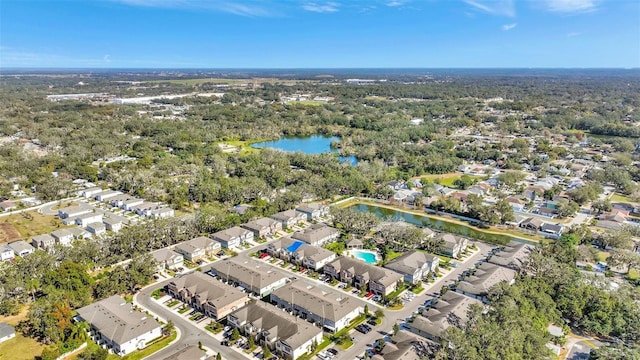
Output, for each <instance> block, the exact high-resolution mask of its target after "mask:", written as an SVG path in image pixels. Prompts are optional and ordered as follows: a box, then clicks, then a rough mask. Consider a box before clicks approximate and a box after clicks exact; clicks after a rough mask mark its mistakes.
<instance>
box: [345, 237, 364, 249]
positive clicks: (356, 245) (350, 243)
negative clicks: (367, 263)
mask: <svg viewBox="0 0 640 360" xmlns="http://www.w3.org/2000/svg"><path fill="white" fill-rule="evenodd" d="M346 245H347V249H362V248H363V247H364V244H363V243H362V240H360V239H358V238H355V237H352V238H351V239H349V240H347V241H346Z"/></svg>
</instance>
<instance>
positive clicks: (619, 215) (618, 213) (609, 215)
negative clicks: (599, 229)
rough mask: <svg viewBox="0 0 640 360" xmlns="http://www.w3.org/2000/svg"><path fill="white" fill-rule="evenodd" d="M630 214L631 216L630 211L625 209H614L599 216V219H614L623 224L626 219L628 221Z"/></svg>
mask: <svg viewBox="0 0 640 360" xmlns="http://www.w3.org/2000/svg"><path fill="white" fill-rule="evenodd" d="M628 216H629V213H628V212H626V211H624V210H612V211H609V212H606V213H603V214H601V215H600V216H598V220H601V221H613V222H617V223H619V224H622V223H624V222H625V221H627V217H628Z"/></svg>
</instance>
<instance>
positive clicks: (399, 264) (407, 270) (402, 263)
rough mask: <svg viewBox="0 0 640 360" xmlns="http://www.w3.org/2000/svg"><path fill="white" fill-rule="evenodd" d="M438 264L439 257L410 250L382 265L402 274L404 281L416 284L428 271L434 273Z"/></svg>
mask: <svg viewBox="0 0 640 360" xmlns="http://www.w3.org/2000/svg"><path fill="white" fill-rule="evenodd" d="M439 264H440V258H439V257H437V256H435V255H430V254H427V253H424V252H422V251H416V250H412V251H409V252H406V253H404V254H403V255H401V256H400V257H397V258H395V259H393V260H391V261H389V262H388V263H387V264H386V265H385V266H384V267H385V268H387V269H391V270H393V271H395V272H397V273H399V274H402V275H403V276H404V282H406V283H410V284H418V283H419V282H420V281H422V280H423V279H425V278H426V277H427V275H429V274H430V273H435V272H436V270H437V269H438V265H439Z"/></svg>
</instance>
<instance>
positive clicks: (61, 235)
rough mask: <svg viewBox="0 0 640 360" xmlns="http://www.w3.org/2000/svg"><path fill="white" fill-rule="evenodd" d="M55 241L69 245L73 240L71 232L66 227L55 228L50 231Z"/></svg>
mask: <svg viewBox="0 0 640 360" xmlns="http://www.w3.org/2000/svg"><path fill="white" fill-rule="evenodd" d="M51 236H53V238H54V239H56V242H57V243H58V244H60V245H64V246H69V245H71V242H72V241H73V233H72V232H71V231H69V230H67V229H60V230H56V231H54V232H52V233H51Z"/></svg>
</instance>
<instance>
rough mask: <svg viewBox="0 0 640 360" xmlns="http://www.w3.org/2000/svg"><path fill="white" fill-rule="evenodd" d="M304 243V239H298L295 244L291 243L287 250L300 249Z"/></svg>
mask: <svg viewBox="0 0 640 360" xmlns="http://www.w3.org/2000/svg"><path fill="white" fill-rule="evenodd" d="M302 244H304V242H302V241H296V242H294V243H293V244H291V245H289V246H288V247H287V251H288V252H294V251H296V250H298V248H299V247H300V246H301V245H302Z"/></svg>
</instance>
